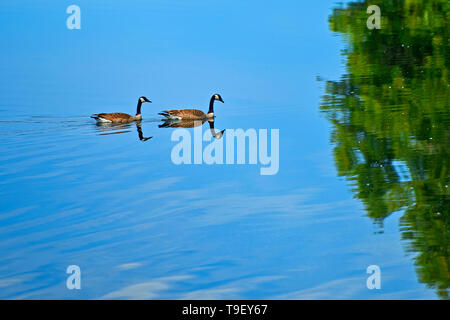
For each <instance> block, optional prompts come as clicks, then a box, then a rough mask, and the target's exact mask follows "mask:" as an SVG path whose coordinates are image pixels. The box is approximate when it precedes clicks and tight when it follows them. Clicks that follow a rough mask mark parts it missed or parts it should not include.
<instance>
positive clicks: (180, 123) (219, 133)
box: [158, 119, 225, 139]
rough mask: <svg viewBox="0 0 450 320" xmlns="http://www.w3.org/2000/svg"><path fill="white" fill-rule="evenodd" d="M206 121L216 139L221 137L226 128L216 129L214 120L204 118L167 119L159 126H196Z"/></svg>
mask: <svg viewBox="0 0 450 320" xmlns="http://www.w3.org/2000/svg"><path fill="white" fill-rule="evenodd" d="M205 122H208V124H209V130H210V131H211V135H212V136H213V137H214V138H215V139H221V138H222V136H223V133H224V132H225V129H223V130H220V131H216V130H215V129H214V120H211V119H202V120H182V119H166V120H165V121H164V123H162V124H160V125H159V126H158V127H159V128H195V127H198V126H201V125H203V124H204V123H205Z"/></svg>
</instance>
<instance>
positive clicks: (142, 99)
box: [139, 96, 151, 103]
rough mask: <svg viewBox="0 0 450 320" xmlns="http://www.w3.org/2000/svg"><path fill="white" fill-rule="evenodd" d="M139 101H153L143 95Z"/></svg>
mask: <svg viewBox="0 0 450 320" xmlns="http://www.w3.org/2000/svg"><path fill="white" fill-rule="evenodd" d="M139 102H140V103H143V102H151V101H150V100H148V99H147V98H146V97H144V96H142V97H139Z"/></svg>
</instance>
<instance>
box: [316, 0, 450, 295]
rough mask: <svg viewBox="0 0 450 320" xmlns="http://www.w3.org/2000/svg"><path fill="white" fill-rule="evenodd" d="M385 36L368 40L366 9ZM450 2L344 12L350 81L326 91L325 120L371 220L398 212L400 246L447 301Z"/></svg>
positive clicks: (372, 33) (334, 24) (338, 20)
mask: <svg viewBox="0 0 450 320" xmlns="http://www.w3.org/2000/svg"><path fill="white" fill-rule="evenodd" d="M374 4H375V5H378V6H379V7H380V8H381V29H379V30H376V29H374V30H369V29H368V28H367V26H366V20H367V18H368V17H369V14H367V13H366V10H367V7H368V6H369V5H374ZM449 7H450V5H449V2H448V1H447V0H428V1H427V0H403V1H401V0H397V1H388V0H385V1H382V0H379V1H370V2H369V1H360V2H353V3H349V4H348V5H346V6H345V7H344V6H340V7H338V8H335V9H334V10H333V13H332V15H331V16H330V18H329V23H330V29H331V30H332V31H334V32H337V33H339V34H341V35H343V38H344V39H345V41H346V50H344V52H343V54H344V56H345V57H346V61H347V72H346V74H345V75H344V76H343V77H342V78H341V80H340V81H327V83H326V89H325V90H326V93H325V95H324V97H323V102H322V105H321V107H320V108H321V111H322V112H323V113H324V114H325V115H326V117H327V119H329V121H330V122H331V123H332V128H333V130H332V136H331V141H332V143H333V144H334V146H335V147H334V157H335V162H336V167H337V171H338V174H339V175H340V176H344V177H346V179H348V180H349V181H350V184H351V186H352V189H353V192H354V194H355V196H356V197H357V198H358V199H360V200H361V201H362V202H363V203H364V206H365V208H366V211H367V214H368V216H369V217H371V218H373V219H374V220H375V221H376V222H377V223H379V224H380V225H381V226H382V223H383V219H384V218H385V217H387V216H388V215H390V214H392V213H393V212H401V214H402V217H401V232H402V238H403V239H405V240H407V241H406V242H405V246H406V249H407V251H408V252H411V253H413V257H414V260H415V264H416V269H417V274H418V277H419V280H420V281H421V282H424V283H426V284H427V285H428V286H430V287H432V288H435V289H436V292H437V294H438V295H439V296H440V297H441V298H443V299H448V298H449V288H450V269H449V268H450V261H449V255H448V251H449V240H450V232H449V222H450V217H449V211H450V181H449V180H450V103H449V102H450V101H449V86H450V84H449V72H448V70H449V64H450V59H449V58H450V57H449V38H448V31H449V30H450V28H449V25H448V22H449V14H450V13H449Z"/></svg>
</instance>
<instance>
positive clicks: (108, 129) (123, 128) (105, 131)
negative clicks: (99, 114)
mask: <svg viewBox="0 0 450 320" xmlns="http://www.w3.org/2000/svg"><path fill="white" fill-rule="evenodd" d="M134 124H136V129H137V132H138V137H139V140H141V141H147V140H149V139H151V138H153V137H144V135H143V133H142V127H141V121H136V122H134ZM132 126H133V123H105V122H98V123H97V129H98V130H99V131H100V133H99V135H102V136H103V135H110V134H119V133H126V132H131V130H130V128H131V127H132Z"/></svg>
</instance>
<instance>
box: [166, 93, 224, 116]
mask: <svg viewBox="0 0 450 320" xmlns="http://www.w3.org/2000/svg"><path fill="white" fill-rule="evenodd" d="M215 100H218V101H220V102H222V103H223V100H222V97H221V96H220V94H213V96H212V97H211V100H210V101H209V109H208V113H204V112H203V111H201V110H197V109H181V110H165V111H162V112H161V113H159V114H160V115H162V116H164V117H166V118H167V119H183V120H204V119H210V118H213V117H214V101H215Z"/></svg>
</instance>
